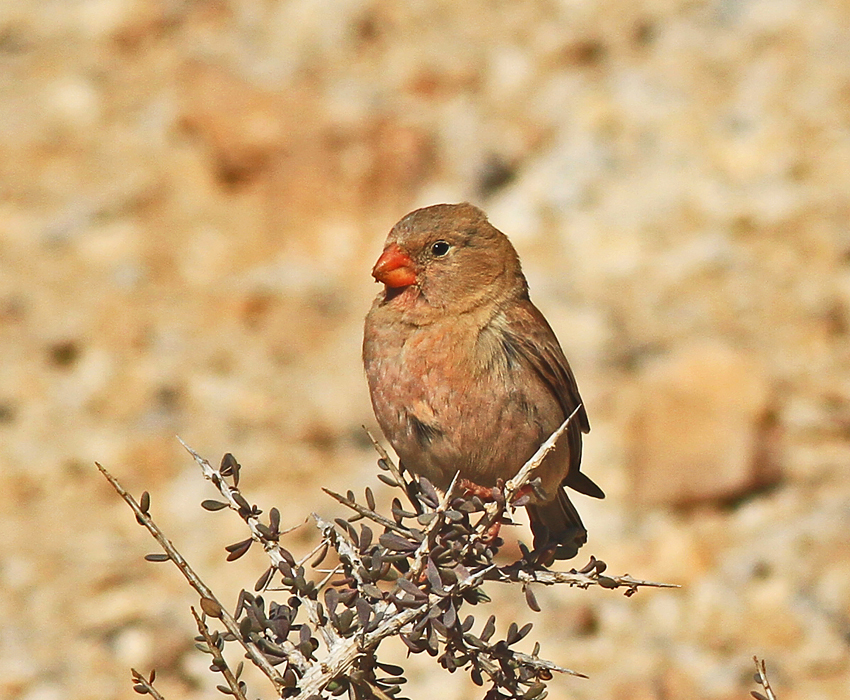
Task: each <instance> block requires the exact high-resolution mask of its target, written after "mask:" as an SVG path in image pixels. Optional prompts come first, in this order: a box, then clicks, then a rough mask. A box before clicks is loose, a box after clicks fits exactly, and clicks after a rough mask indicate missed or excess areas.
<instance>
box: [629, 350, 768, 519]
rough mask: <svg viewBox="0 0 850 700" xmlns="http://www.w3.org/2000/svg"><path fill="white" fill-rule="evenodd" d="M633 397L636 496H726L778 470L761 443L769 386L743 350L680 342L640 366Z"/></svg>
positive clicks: (653, 500)
mask: <svg viewBox="0 0 850 700" xmlns="http://www.w3.org/2000/svg"><path fill="white" fill-rule="evenodd" d="M633 401H634V404H633V406H632V407H631V415H630V416H629V421H628V423H629V425H628V429H627V433H626V440H627V444H628V450H629V453H630V457H631V459H630V462H629V464H630V467H631V469H632V476H633V495H634V497H635V499H637V500H638V501H639V502H641V503H645V504H673V505H687V504H693V503H698V502H702V501H717V500H721V501H725V500H729V499H734V498H738V497H740V496H742V495H744V494H746V493H747V492H748V491H749V490H751V489H754V488H757V487H759V486H763V485H764V484H765V483H766V482H767V481H768V480H769V479H771V478H773V477H774V476H775V471H774V468H773V466H772V465H771V464H770V461H771V460H769V459H766V458H765V454H764V450H763V443H764V441H765V440H766V439H767V438H768V435H767V416H768V411H769V408H770V404H769V386H768V382H767V379H766V378H765V377H764V375H763V373H762V371H761V369H760V367H759V365H758V364H757V363H756V362H754V361H753V360H752V359H751V358H750V357H748V356H747V355H746V354H745V353H743V352H740V351H737V350H733V349H732V348H730V347H727V346H725V345H721V344H719V343H709V342H706V343H701V344H696V345H690V346H686V347H683V348H681V349H679V350H676V351H675V352H673V353H671V354H670V355H668V356H666V357H663V358H661V359H658V360H655V361H653V362H651V363H650V364H649V365H648V366H646V367H645V368H644V369H643V370H642V371H641V372H640V374H639V375H638V377H637V379H636V391H635V394H634V396H633Z"/></svg>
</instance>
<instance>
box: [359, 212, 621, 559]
mask: <svg viewBox="0 0 850 700" xmlns="http://www.w3.org/2000/svg"><path fill="white" fill-rule="evenodd" d="M372 276H373V277H374V278H375V280H376V281H377V282H380V283H383V285H384V286H383V289H382V290H381V291H380V292H379V293H378V295H377V297H376V298H375V300H374V302H373V304H372V306H371V308H370V310H369V312H368V314H367V315H366V321H365V326H364V334H363V364H364V369H365V374H366V379H367V383H368V386H369V394H370V397H371V402H372V408H373V410H374V413H375V417H376V419H377V421H378V424H379V426H380V428H381V430H382V432H383V433H384V436H385V437H386V438H387V440H388V441H389V442H390V444H391V445H392V447H393V449H394V450H395V452H396V454H397V455H398V456H399V460H400V462H401V464H402V465H403V466H404V468H405V469H407V470H409V471H410V472H412V473H413V474H416V475H418V476H421V477H425V478H427V479H428V480H429V481H430V482H431V483H432V484H434V485H435V486H437V487H439V488H441V489H444V490H445V489H446V488H448V487H449V486H450V484H451V482H452V480H453V478H454V477H455V474H459V476H460V478H462V479H463V480H464V481H465V482H468V483H471V484H475V485H479V486H482V487H492V486H494V485H496V484H497V483H498V482H499V480H505V481H507V480H508V479H510V478H511V477H513V476H514V475H515V474H516V473H517V472H518V471H519V469H520V467H522V465H523V464H524V463H525V462H526V461H527V460H528V459H529V458H530V457H531V456H532V455H533V454H534V453H535V451H536V450H537V449H538V447H539V446H540V444H541V443H542V442H543V441H544V440H546V438H548V437H549V436H550V435H551V434H552V433H553V432H554V431H555V430H556V429H557V428H558V427H559V426H560V425H561V423H563V422H564V420H565V419H566V418H567V417H568V416H569V415H571V414H572V413H573V412H574V411H576V414H575V416H574V417H573V420H572V421H571V423H570V425H569V426H568V428H567V431H566V434H565V436H563V437H562V438H561V439H560V440H559V441H558V442H557V444H556V446H555V448H554V449H553V450H552V451H551V452H550V453H549V454H548V455H547V457H546V458H545V460H544V461H543V462H542V464H541V465H540V467H539V468H538V469H537V471H536V472H535V475H536V476H537V477H539V481H538V482H537V487H535V489H534V490H533V492H532V493H531V494H530V500H529V502H528V504H527V505H526V509H527V511H528V515H529V520H530V524H531V530H532V535H533V537H534V544H533V547H534V552H536V553H538V555H542V554H543V553H545V556H546V557H547V559H546V562H547V563H549V562H551V561H553V560H555V559H571V558H573V557H574V556H576V554H577V553H578V550H579V548H580V547H581V546H582V545H583V544H584V543H585V542H586V541H587V530H586V529H585V526H584V524H583V523H582V520H581V517H580V516H579V513H578V511H577V510H576V508H575V506H574V505H573V503H572V501H571V500H570V498H569V496H568V495H567V492H566V490H565V488H570V489H573V490H575V491H577V492H579V493H582V494H585V495H587V496H592V497H595V498H604V496H605V494H604V493H603V491H602V489H600V488H599V486H597V485H596V484H595V483H594V482H593V481H592V480H591V479H590V478H589V477H587V476H586V475H585V474H584V473H583V472H581V470H580V466H581V457H582V435H583V434H584V433H588V432H589V431H590V422H589V421H588V417H587V412H586V410H585V407H584V403H583V402H582V399H581V396H580V395H579V390H578V386H577V384H576V380H575V377H574V376H573V372H572V370H571V369H570V365H569V363H568V362H567V359H566V357H565V356H564V352H563V350H562V349H561V345H560V343H559V342H558V339H557V338H556V336H555V333H554V332H553V330H552V328H551V327H550V325H549V323H548V322H547V321H546V319H545V317H544V316H543V314H542V313H541V312H540V311H539V310H538V309H537V307H536V306H535V305H534V304H533V303H532V302H531V299H530V297H529V292H528V283H527V281H526V278H525V276H524V274H523V272H522V268H521V265H520V259H519V256H518V254H517V252H516V249H515V248H514V246H513V244H512V243H511V242H510V240H509V239H508V237H507V236H506V235H505V234H504V233H502V232H501V231H499V230H498V229H497V228H496V227H495V226H493V225H492V224H491V223H490V222H489V221H488V219H487V216H486V214H485V213H484V212H483V211H482V210H481V209H479V208H478V207H476V206H474V205H472V204H469V203H468V202H463V203H460V204H436V205H432V206H428V207H424V208H421V209H417V210H415V211H412V212H411V213H409V214H407V215H406V216H405V217H404V218H402V219H401V220H400V221H399V222H398V223H397V224H396V225H395V226H393V228H392V229H391V230H390V232H389V235H388V236H387V239H386V243H385V245H384V249H383V252H382V253H381V254H380V257H379V258H378V260H377V262H376V263H375V265H374V267H373V269H372Z"/></svg>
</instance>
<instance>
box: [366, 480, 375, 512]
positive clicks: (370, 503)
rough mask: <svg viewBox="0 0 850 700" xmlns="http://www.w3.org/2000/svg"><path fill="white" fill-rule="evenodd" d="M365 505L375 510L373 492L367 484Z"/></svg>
mask: <svg viewBox="0 0 850 700" xmlns="http://www.w3.org/2000/svg"><path fill="white" fill-rule="evenodd" d="M366 505H367V506H369V510H375V494H373V493H372V489H370V488H369V487H368V486H367V487H366Z"/></svg>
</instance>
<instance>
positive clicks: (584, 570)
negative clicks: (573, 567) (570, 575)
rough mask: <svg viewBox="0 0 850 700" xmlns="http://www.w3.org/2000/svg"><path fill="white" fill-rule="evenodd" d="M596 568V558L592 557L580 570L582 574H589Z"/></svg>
mask: <svg viewBox="0 0 850 700" xmlns="http://www.w3.org/2000/svg"><path fill="white" fill-rule="evenodd" d="M595 568H596V557H594V556H593V555H592V554H591V555H590V561H589V562H587V564H585V565H584V566H583V567H581V568H580V569H579V570H578V573H580V574H589V573H590V572H591V571H593V570H594V569H595Z"/></svg>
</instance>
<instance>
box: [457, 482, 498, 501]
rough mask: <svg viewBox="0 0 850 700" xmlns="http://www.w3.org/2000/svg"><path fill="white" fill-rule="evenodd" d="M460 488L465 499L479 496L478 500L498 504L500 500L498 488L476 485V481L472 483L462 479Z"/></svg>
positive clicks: (459, 483) (459, 484)
mask: <svg viewBox="0 0 850 700" xmlns="http://www.w3.org/2000/svg"><path fill="white" fill-rule="evenodd" d="M458 487H459V488H460V490H461V491H462V493H463V495H464V497H465V498H472V497H473V496H478V498H480V499H481V500H482V501H483V502H484V503H493V502H498V500H499V489H498V487H494V486H482V485H481V484H476V483H475V482H474V481H470V480H469V479H460V480H459V481H458Z"/></svg>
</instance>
